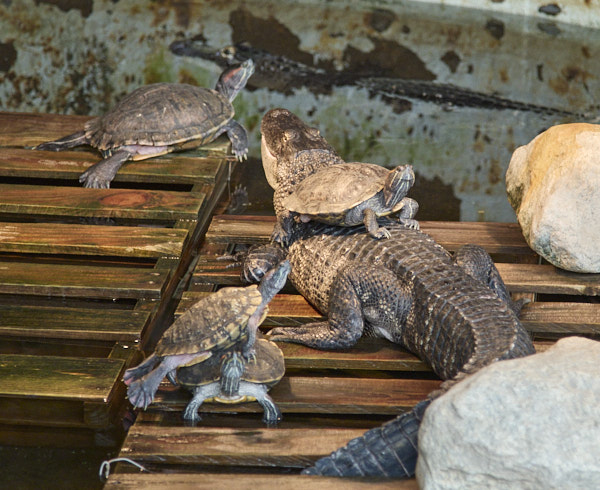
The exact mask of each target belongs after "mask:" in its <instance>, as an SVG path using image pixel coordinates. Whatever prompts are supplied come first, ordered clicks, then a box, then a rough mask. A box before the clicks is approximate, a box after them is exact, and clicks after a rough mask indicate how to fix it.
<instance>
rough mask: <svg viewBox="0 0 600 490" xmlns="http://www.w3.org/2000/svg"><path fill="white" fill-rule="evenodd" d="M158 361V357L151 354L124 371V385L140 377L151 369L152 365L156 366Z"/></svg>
mask: <svg viewBox="0 0 600 490" xmlns="http://www.w3.org/2000/svg"><path fill="white" fill-rule="evenodd" d="M159 361H160V358H158V357H157V356H156V354H152V355H151V356H149V357H147V358H146V359H145V360H144V361H143V362H141V363H140V364H138V365H137V366H136V367H133V368H129V369H128V370H127V371H125V373H123V382H124V383H125V384H126V385H130V384H131V383H132V381H135V380H137V379H140V378H141V377H142V376H144V375H146V374H148V373H149V372H150V371H152V369H154V366H156V364H157V363H158V362H159Z"/></svg>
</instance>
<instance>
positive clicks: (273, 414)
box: [240, 381, 281, 425]
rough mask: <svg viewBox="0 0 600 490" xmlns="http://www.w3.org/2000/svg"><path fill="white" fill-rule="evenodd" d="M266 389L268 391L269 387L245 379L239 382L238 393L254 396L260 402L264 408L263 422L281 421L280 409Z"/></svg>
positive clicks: (271, 423) (269, 423)
mask: <svg viewBox="0 0 600 490" xmlns="http://www.w3.org/2000/svg"><path fill="white" fill-rule="evenodd" d="M267 391H269V388H268V387H267V385H264V384H257V383H249V382H247V381H242V382H241V383H240V395H247V396H251V397H254V398H256V401H257V402H258V403H260V406H261V407H262V408H263V410H264V414H263V422H264V423H265V424H267V425H274V424H277V423H279V422H281V410H279V407H278V406H277V405H275V402H274V401H273V399H272V398H271V397H270V396H269V395H268V394H267Z"/></svg>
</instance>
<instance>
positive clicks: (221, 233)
mask: <svg viewBox="0 0 600 490" xmlns="http://www.w3.org/2000/svg"><path fill="white" fill-rule="evenodd" d="M274 224H275V217H274V216H234V215H231V216H228V215H219V216H215V217H214V218H213V221H212V223H211V226H210V228H209V230H208V231H207V233H206V239H207V241H209V242H212V243H248V244H255V243H266V242H268V240H269V238H270V236H271V232H272V231H273V225H274ZM420 225H421V230H422V231H424V232H425V233H427V234H429V235H431V236H432V238H433V239H434V240H436V241H437V242H438V243H439V244H440V245H442V246H443V247H444V248H446V249H447V250H450V251H454V250H456V249H457V248H458V247H460V246H462V245H464V244H467V243H475V244H478V245H481V246H482V247H484V248H485V249H486V250H487V251H488V252H489V253H493V254H499V253H505V254H508V253H510V254H524V255H534V252H533V251H532V250H531V249H530V248H529V246H528V245H527V243H526V242H525V239H524V238H523V234H522V233H521V229H520V228H519V225H518V224H516V223H488V222H466V221H461V222H444V221H420Z"/></svg>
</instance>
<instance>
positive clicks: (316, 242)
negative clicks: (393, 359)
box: [245, 220, 534, 477]
mask: <svg viewBox="0 0 600 490" xmlns="http://www.w3.org/2000/svg"><path fill="white" fill-rule="evenodd" d="M384 224H385V226H386V227H387V228H388V230H389V231H390V233H391V237H390V238H388V239H386V240H373V238H371V237H370V236H369V235H368V234H367V233H365V230H364V228H362V227H357V228H338V227H333V226H327V225H313V226H309V225H296V226H295V228H294V235H293V236H292V237H291V238H292V239H291V242H292V244H291V245H290V246H289V248H288V253H287V258H288V259H289V260H290V263H291V266H292V271H291V273H290V276H289V278H290V280H291V282H292V283H293V284H294V286H295V287H296V289H297V290H298V291H299V292H300V293H301V294H302V295H303V296H304V297H305V298H306V299H307V300H308V301H310V302H311V303H312V304H313V305H314V306H315V307H316V308H317V309H318V310H319V311H321V312H322V313H323V314H326V315H327V316H328V319H327V321H324V322H317V323H312V324H308V325H304V326H300V327H290V328H275V329H273V330H271V332H270V333H269V335H270V339H271V340H276V341H288V342H298V343H302V344H305V345H308V346H311V347H314V348H318V349H336V348H347V347H350V346H352V345H354V344H355V343H356V341H357V340H358V339H359V338H360V337H361V336H362V335H371V336H377V337H383V338H386V339H388V340H390V341H392V342H395V343H398V344H400V345H402V346H403V347H405V348H406V349H408V350H410V351H411V352H413V353H415V354H416V355H418V356H419V357H420V358H421V359H422V360H424V361H426V362H428V363H429V364H430V365H431V367H432V369H433V371H434V372H435V373H436V374H437V375H438V376H439V377H440V378H442V379H443V380H448V381H447V382H445V383H443V384H442V388H441V390H440V392H438V393H435V394H432V395H431V396H430V398H429V399H428V400H426V401H424V402H422V403H421V404H419V405H417V407H415V409H413V410H412V411H410V412H408V413H405V414H403V415H400V416H399V417H398V418H396V419H395V420H393V421H391V422H388V423H387V424H385V425H384V426H382V427H379V428H376V429H372V430H371V431H369V432H367V433H366V434H365V435H364V436H362V437H360V438H358V439H355V440H353V441H351V442H350V443H349V444H348V446H346V447H345V448H342V449H340V450H338V451H336V452H335V453H333V454H332V455H331V456H329V457H327V458H323V459H322V460H319V461H318V462H317V463H316V464H315V466H314V467H312V468H309V469H307V470H305V473H308V474H323V475H334V476H335V475H337V476H357V475H377V476H390V477H402V476H404V477H409V476H412V475H413V474H414V469H415V463H416V454H417V433H418V425H419V423H420V420H421V418H422V414H423V412H424V410H425V408H426V406H427V405H428V404H429V402H430V400H431V399H432V398H434V397H435V396H438V395H439V394H440V393H443V392H444V391H445V390H447V389H448V388H449V387H450V386H451V385H453V384H454V383H456V382H458V381H460V380H462V379H463V378H464V377H466V376H467V375H469V374H472V373H474V372H476V371H477V370H479V369H481V368H482V367H483V366H486V365H488V364H490V363H492V362H495V361H498V360H502V359H510V358H514V357H521V356H525V355H529V354H532V353H533V352H534V348H533V345H532V343H531V340H530V338H529V335H528V334H527V332H526V331H525V329H524V328H523V327H522V325H521V323H520V322H519V320H518V318H517V313H516V310H518V307H516V306H514V305H513V304H512V303H511V302H510V298H509V295H508V292H507V290H506V287H505V285H504V283H503V282H502V279H501V278H500V275H499V273H498V271H497V269H496V267H495V266H494V264H493V262H492V260H491V258H490V257H489V255H488V254H487V253H486V252H485V251H484V250H483V249H482V248H481V247H478V246H474V245H468V246H466V247H464V248H463V249H461V250H460V251H459V252H457V254H456V255H455V258H454V259H453V258H452V257H451V256H450V254H449V253H448V252H447V251H446V250H445V249H444V248H442V247H441V246H440V245H439V244H437V243H436V242H435V241H434V240H433V239H432V238H431V237H429V236H428V235H426V234H425V233H423V232H421V231H418V230H414V229H410V228H407V227H404V226H403V225H400V224H398V223H394V222H392V221H391V220H387V221H385V222H384ZM269 250H271V251H272V253H273V254H274V255H273V261H274V262H276V261H277V260H280V259H281V256H282V255H283V254H282V252H281V250H279V249H278V248H277V247H276V246H275V245H267V246H264V247H262V248H259V249H256V250H254V251H253V252H252V253H250V254H249V256H248V257H247V259H246V262H245V269H246V275H247V277H248V276H251V275H252V274H253V275H254V277H255V278H258V277H260V275H261V274H262V272H263V270H260V271H258V270H257V269H260V268H264V267H265V264H267V262H268V261H267V260H265V257H266V255H268V253H269ZM254 254H258V255H257V256H258V257H260V266H259V267H257V266H256V264H257V262H256V261H255V260H254ZM277 257H279V258H277ZM249 271H251V273H249Z"/></svg>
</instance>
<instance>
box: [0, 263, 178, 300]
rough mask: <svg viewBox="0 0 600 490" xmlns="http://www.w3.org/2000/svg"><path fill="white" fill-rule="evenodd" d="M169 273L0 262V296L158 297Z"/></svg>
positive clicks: (127, 268)
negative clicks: (3, 294) (1, 294)
mask: <svg viewBox="0 0 600 490" xmlns="http://www.w3.org/2000/svg"><path fill="white" fill-rule="evenodd" d="M169 274H170V272H169V271H168V270H161V271H158V270H152V269H142V268H133V267H110V266H108V265H106V266H102V267H94V266H82V265H62V264H42V263H25V262H0V293H6V294H29V295H52V296H83V297H95V298H159V297H160V296H161V292H162V289H163V287H164V285H165V283H166V281H167V279H168V277H169Z"/></svg>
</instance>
